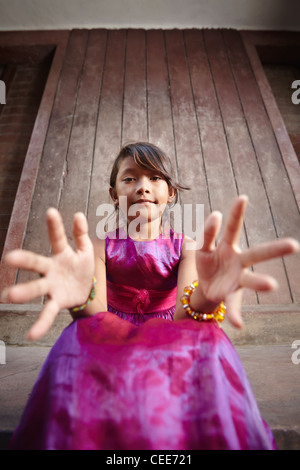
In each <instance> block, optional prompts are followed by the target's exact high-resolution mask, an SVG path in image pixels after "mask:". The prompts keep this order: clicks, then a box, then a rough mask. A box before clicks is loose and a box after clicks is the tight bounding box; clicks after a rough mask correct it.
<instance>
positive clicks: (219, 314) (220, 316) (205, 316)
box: [180, 281, 226, 322]
mask: <svg viewBox="0 0 300 470" xmlns="http://www.w3.org/2000/svg"><path fill="white" fill-rule="evenodd" d="M197 286H198V281H194V282H192V283H191V284H190V285H189V286H187V287H185V288H184V289H183V292H184V294H183V296H182V297H181V299H180V302H181V303H182V306H183V308H184V310H185V312H186V313H187V314H188V315H189V316H191V317H192V318H193V319H194V320H197V321H211V320H215V321H217V322H222V321H223V320H224V318H225V313H226V306H225V304H224V302H221V303H220V305H219V306H218V307H217V308H216V309H215V310H214V311H213V312H207V313H202V312H195V310H193V309H192V307H191V305H190V299H191V295H192V293H193V292H194V290H195V289H196V287H197Z"/></svg>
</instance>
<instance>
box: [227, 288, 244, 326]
mask: <svg viewBox="0 0 300 470" xmlns="http://www.w3.org/2000/svg"><path fill="white" fill-rule="evenodd" d="M242 295H243V291H242V289H239V290H237V291H234V292H232V293H231V294H230V295H228V296H227V297H226V316H227V318H228V320H229V321H230V323H231V324H232V325H233V326H235V327H236V328H242V327H243V319H242V315H241V309H242Z"/></svg>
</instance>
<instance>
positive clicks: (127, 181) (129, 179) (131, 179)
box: [123, 176, 134, 183]
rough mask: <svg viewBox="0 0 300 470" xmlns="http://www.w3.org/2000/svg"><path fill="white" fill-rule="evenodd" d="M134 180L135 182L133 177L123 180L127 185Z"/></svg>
mask: <svg viewBox="0 0 300 470" xmlns="http://www.w3.org/2000/svg"><path fill="white" fill-rule="evenodd" d="M133 180H134V178H133V177H132V176H128V177H127V178H124V179H123V181H124V182H125V183H130V182H131V181H133Z"/></svg>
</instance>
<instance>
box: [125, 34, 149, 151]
mask: <svg viewBox="0 0 300 470" xmlns="http://www.w3.org/2000/svg"><path fill="white" fill-rule="evenodd" d="M145 36H146V33H145V31H142V30H138V29H129V30H128V37H127V47H126V63H125V84H124V108H123V126H122V144H124V143H126V142H135V141H147V140H148V131H147V128H148V125H147V91H146V57H145V52H146V44H145V41H146V37H145Z"/></svg>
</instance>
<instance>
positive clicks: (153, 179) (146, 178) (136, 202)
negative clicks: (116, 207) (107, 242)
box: [110, 157, 175, 222]
mask: <svg viewBox="0 0 300 470" xmlns="http://www.w3.org/2000/svg"><path fill="white" fill-rule="evenodd" d="M110 194H111V197H112V198H113V200H114V201H115V202H117V203H120V209H121V210H122V211H123V212H124V213H125V215H126V218H127V221H128V222H130V221H131V220H133V219H135V218H136V217H139V218H140V219H142V220H143V221H144V222H151V221H154V220H157V218H161V216H162V213H163V211H164V210H165V207H166V205H167V203H168V202H172V200H173V199H174V197H175V191H174V189H173V188H171V187H169V186H168V183H167V182H166V180H165V179H164V178H163V177H162V176H161V175H160V174H159V172H155V171H154V170H153V171H152V170H147V169H143V168H140V167H139V166H138V165H137V164H136V163H135V162H134V159H133V157H125V158H124V159H123V160H122V161H121V163H120V165H119V171H118V174H117V178H116V186H115V188H110ZM121 196H123V197H122V198H121Z"/></svg>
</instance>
